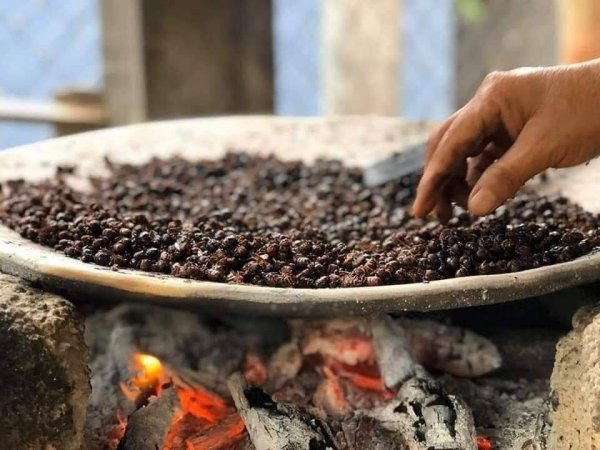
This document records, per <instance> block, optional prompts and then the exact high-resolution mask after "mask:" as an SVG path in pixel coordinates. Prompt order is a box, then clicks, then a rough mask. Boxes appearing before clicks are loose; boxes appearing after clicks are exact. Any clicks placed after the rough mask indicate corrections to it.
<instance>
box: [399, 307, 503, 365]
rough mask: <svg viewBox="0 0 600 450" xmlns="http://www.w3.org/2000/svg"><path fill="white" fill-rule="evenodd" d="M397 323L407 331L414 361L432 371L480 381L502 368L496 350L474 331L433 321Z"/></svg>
mask: <svg viewBox="0 0 600 450" xmlns="http://www.w3.org/2000/svg"><path fill="white" fill-rule="evenodd" d="M394 323H395V324H397V325H399V326H400V327H402V328H404V330H405V331H406V335H407V338H408V344H409V348H410V353H411V354H412V356H413V358H414V359H415V360H416V361H419V363H420V364H422V365H423V366H425V367H427V368H429V369H435V370H439V371H442V372H445V373H449V374H451V375H456V376H459V377H478V376H481V375H485V374H486V373H489V372H491V371H493V370H495V369H498V368H499V367H500V366H501V365H502V357H501V356H500V352H499V351H498V349H497V348H496V346H495V345H494V344H493V343H492V342H491V341H490V340H488V339H486V338H484V337H483V336H480V335H478V334H476V333H473V332H472V331H469V330H466V329H464V328H459V327H454V326H450V325H445V324H443V323H440V322H435V321H433V320H413V319H406V318H399V319H395V320H394Z"/></svg>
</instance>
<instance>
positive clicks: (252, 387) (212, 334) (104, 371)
mask: <svg viewBox="0 0 600 450" xmlns="http://www.w3.org/2000/svg"><path fill="white" fill-rule="evenodd" d="M454 314H456V313H454ZM432 319H433V317H429V316H419V317H418V318H410V317H397V318H394V319H392V318H390V317H383V318H375V319H356V318H345V319H336V320H293V321H286V320H277V319H259V318H252V320H248V318H237V317H226V318H223V317H220V318H215V317H211V316H209V315H205V314H200V313H192V312H184V311H179V310H173V309H166V308H160V307H152V306H143V305H120V306H116V307H113V308H111V309H107V310H103V311H96V312H94V313H92V314H90V315H89V316H88V317H87V321H86V341H87V344H88V346H89V348H90V354H91V362H90V365H91V371H92V396H91V398H90V402H89V405H88V421H87V428H86V441H87V442H86V445H87V447H86V448H93V449H107V450H108V449H117V448H122V449H125V450H128V449H133V448H135V449H142V450H143V449H144V448H153V449H154V448H168V449H169V450H178V449H185V448H186V445H188V447H187V448H195V447H193V445H197V448H220V449H238V450H241V449H248V450H250V449H257V450H261V449H263V448H264V449H267V448H294V449H309V448H310V449H314V448H323V449H326V448H331V449H364V448H376V449H381V450H386V449H417V450H420V449H427V448H436V449H453V448H461V449H463V448H465V449H476V448H477V447H476V444H475V440H476V438H477V437H479V438H488V439H489V440H490V441H491V442H492V444H493V446H494V447H493V448H498V449H512V448H515V449H535V448H544V443H545V437H546V433H547V429H548V425H547V421H546V414H547V412H548V402H547V398H548V391H549V387H548V384H549V382H548V376H549V374H548V371H547V368H545V367H541V366H543V364H540V361H546V360H551V359H552V357H553V356H552V355H553V353H552V352H553V345H551V344H548V345H539V343H540V339H541V340H545V342H546V341H547V342H551V341H553V340H555V339H557V334H556V333H548V332H542V333H541V336H542V337H540V338H539V339H537V340H536V339H529V338H525V336H527V333H529V332H531V330H527V333H525V332H523V333H524V334H523V337H524V338H523V339H522V340H521V341H520V342H519V339H518V338H516V337H515V336H519V333H520V332H519V331H515V332H514V333H510V332H508V333H506V334H508V335H509V336H510V337H509V338H505V337H502V336H500V335H498V338H497V340H495V339H494V337H493V336H492V338H491V339H488V338H486V337H483V336H482V335H480V334H477V333H474V332H472V331H469V330H467V329H464V328H461V327H459V326H456V325H452V324H451V323H450V319H449V316H448V317H441V316H440V315H439V313H438V314H437V315H436V316H435V320H432ZM452 319H453V320H454V321H455V322H456V323H460V320H456V319H457V318H456V317H455V316H453V317H452ZM489 334H490V335H493V333H489ZM517 342H518V343H517ZM515 346H519V347H520V348H522V349H524V350H523V353H522V354H527V352H530V353H536V354H537V357H536V358H530V360H531V361H532V365H536V364H537V365H536V367H527V366H526V364H524V363H523V361H522V360H520V364H516V363H515V361H514V359H515V357H511V353H514V352H513V350H510V351H508V349H514V348H515ZM532 346H535V349H531V348H529V347H532ZM540 349H541V350H540ZM139 352H141V353H147V354H151V355H154V356H156V357H157V358H159V359H160V361H161V363H162V364H163V366H164V367H166V368H168V370H169V371H170V373H171V374H174V375H173V379H172V380H170V381H169V383H167V384H165V386H164V388H163V390H162V393H161V394H156V393H153V394H147V393H146V394H147V395H146V394H145V395H143V396H138V397H137V398H136V399H135V400H132V398H131V397H130V396H127V395H126V394H125V392H124V390H123V387H122V384H124V383H128V382H129V381H130V380H131V379H133V378H134V377H135V376H136V374H135V373H134V371H133V369H132V366H131V361H132V357H133V355H134V354H136V353H139ZM540 352H544V353H551V354H550V355H546V354H544V355H541V354H540ZM517 358H518V357H517ZM182 386H184V387H185V388H186V389H187V388H189V387H190V386H192V387H195V388H201V389H202V390H203V391H207V392H210V393H211V395H214V396H216V397H215V398H220V399H222V401H223V405H224V406H223V408H224V409H223V412H222V416H220V417H222V419H219V421H217V423H216V424H214V425H211V426H210V427H209V426H207V425H206V423H204V422H202V421H198V420H197V419H195V418H194V417H191V415H190V416H189V417H188V418H186V419H185V420H181V421H180V422H181V423H183V424H180V425H178V426H179V428H178V429H177V430H174V425H173V423H175V421H174V417H175V416H176V415H177V414H178V413H177V411H179V410H180V409H181V405H180V404H179V403H180V401H181V397H180V398H179V400H178V397H177V395H176V394H175V393H176V392H177V391H176V390H177V389H181V388H182ZM180 422H177V423H180ZM190 430H191V431H190ZM198 430H200V431H198ZM177 433H179V434H178V435H177V436H175V437H173V436H174V434H177ZM222 436H231V439H230V440H229V441H225V442H219V443H218V445H217V444H215V442H217V441H215V439H219V438H220V439H223V438H222ZM209 444H210V445H213V447H203V446H207V445H209Z"/></svg>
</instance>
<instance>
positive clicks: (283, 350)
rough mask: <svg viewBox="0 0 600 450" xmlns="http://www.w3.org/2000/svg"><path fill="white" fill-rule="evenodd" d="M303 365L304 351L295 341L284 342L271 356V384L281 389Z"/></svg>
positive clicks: (269, 374) (269, 370) (269, 368)
mask: <svg viewBox="0 0 600 450" xmlns="http://www.w3.org/2000/svg"><path fill="white" fill-rule="evenodd" d="M301 367H302V353H301V352H300V349H299V348H298V344H297V343H296V342H295V341H292V342H288V343H286V344H283V345H282V346H281V347H279V348H278V349H277V351H276V352H275V353H274V354H273V356H271V359H270V360H269V365H268V376H269V386H270V387H273V388H274V389H280V388H281V387H282V386H283V385H284V384H285V383H286V382H288V381H289V380H291V379H292V378H294V377H295V376H296V375H298V372H300V368H301Z"/></svg>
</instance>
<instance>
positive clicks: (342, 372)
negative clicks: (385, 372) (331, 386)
mask: <svg viewBox="0 0 600 450" xmlns="http://www.w3.org/2000/svg"><path fill="white" fill-rule="evenodd" d="M326 369H328V370H329V371H330V372H331V373H334V374H335V375H336V376H338V377H340V378H344V379H346V380H348V381H349V382H350V383H352V384H353V385H354V386H355V387H357V388H359V389H363V390H365V391H372V392H376V393H378V394H379V395H380V396H381V397H382V398H383V399H384V400H390V399H392V398H394V396H395V393H394V391H393V390H391V389H388V388H386V387H385V384H384V383H383V379H382V378H381V376H380V375H379V373H378V372H379V371H378V370H375V369H376V368H375V367H372V366H365V367H358V366H348V365H346V364H341V363H339V362H337V361H335V360H331V359H330V360H329V363H328V367H327V366H326ZM364 372H373V373H372V374H371V373H369V374H367V373H364ZM324 373H325V375H327V372H324Z"/></svg>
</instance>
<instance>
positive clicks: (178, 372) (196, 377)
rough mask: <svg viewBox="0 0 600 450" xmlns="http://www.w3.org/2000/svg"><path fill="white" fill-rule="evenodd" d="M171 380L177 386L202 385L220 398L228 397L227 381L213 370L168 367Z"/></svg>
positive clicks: (191, 386) (190, 386)
mask: <svg viewBox="0 0 600 450" xmlns="http://www.w3.org/2000/svg"><path fill="white" fill-rule="evenodd" d="M169 372H170V373H171V374H172V377H173V381H174V383H175V384H176V385H178V386H183V387H187V388H193V387H194V386H203V387H204V388H206V389H208V390H209V391H211V392H214V393H215V394H218V395H219V396H220V397H222V398H228V397H230V395H231V394H230V393H229V389H228V388H227V383H226V382H225V380H223V377H222V376H221V375H219V374H215V373H213V372H204V371H200V370H191V369H189V368H186V367H176V368H169Z"/></svg>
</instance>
